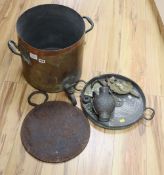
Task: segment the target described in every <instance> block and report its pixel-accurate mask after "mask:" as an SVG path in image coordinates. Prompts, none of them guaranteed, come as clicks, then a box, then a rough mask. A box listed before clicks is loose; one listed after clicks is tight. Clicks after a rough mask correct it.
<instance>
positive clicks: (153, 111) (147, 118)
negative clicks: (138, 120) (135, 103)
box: [143, 107, 155, 120]
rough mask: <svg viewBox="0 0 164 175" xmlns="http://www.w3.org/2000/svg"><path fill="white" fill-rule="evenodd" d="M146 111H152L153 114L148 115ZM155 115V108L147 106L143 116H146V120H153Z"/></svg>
mask: <svg viewBox="0 0 164 175" xmlns="http://www.w3.org/2000/svg"><path fill="white" fill-rule="evenodd" d="M146 111H151V114H149V115H146V114H145V113H146ZM146 116H149V117H146ZM154 116H155V110H154V109H153V108H150V107H148V108H145V112H144V116H143V118H144V119H145V120H152V119H153V118H154Z"/></svg>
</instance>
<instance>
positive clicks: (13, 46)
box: [8, 40, 21, 56]
mask: <svg viewBox="0 0 164 175" xmlns="http://www.w3.org/2000/svg"><path fill="white" fill-rule="evenodd" d="M8 47H9V49H10V50H11V52H12V53H14V54H15V55H18V56H21V54H20V52H18V51H19V49H18V45H17V44H16V43H15V42H14V41H12V40H9V41H8Z"/></svg>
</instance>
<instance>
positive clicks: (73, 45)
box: [8, 4, 94, 92]
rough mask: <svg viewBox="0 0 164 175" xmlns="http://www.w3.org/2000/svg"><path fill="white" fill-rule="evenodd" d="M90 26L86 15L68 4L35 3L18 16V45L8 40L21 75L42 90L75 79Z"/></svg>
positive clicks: (53, 89) (60, 86) (55, 88)
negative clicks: (17, 61)
mask: <svg viewBox="0 0 164 175" xmlns="http://www.w3.org/2000/svg"><path fill="white" fill-rule="evenodd" d="M84 19H85V20H87V21H88V22H89V24H90V25H91V27H90V28H89V29H85V23H84ZM93 26H94V24H93V22H92V20H91V19H90V18H89V17H86V16H85V17H81V16H80V15H79V14H78V13H77V12H76V11H74V10H73V9H71V8H69V7H66V6H63V5H57V4H45V5H39V6H36V7H33V8H31V9H29V10H27V11H25V12H24V13H23V14H22V15H21V16H20V17H19V19H18V21H17V33H18V45H17V44H16V43H14V42H13V41H9V42H8V46H9V48H10V50H11V51H12V52H13V53H15V54H17V55H21V58H22V64H23V75H24V77H25V79H26V80H27V82H28V83H29V84H31V85H32V86H33V87H35V88H36V89H39V90H42V91H46V92H59V91H62V90H63V84H65V83H69V84H72V83H75V82H76V81H77V80H79V78H80V76H81V71H82V57H83V47H84V44H85V33H87V32H89V31H90V30H92V29H93ZM17 49H18V50H19V52H20V53H19V52H18V50H17Z"/></svg>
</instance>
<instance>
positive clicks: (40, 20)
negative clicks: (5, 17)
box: [17, 4, 85, 50]
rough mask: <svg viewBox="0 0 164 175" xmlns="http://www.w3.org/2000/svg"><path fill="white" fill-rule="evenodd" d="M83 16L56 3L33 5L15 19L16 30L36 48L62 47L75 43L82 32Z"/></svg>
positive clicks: (51, 48)
mask: <svg viewBox="0 0 164 175" xmlns="http://www.w3.org/2000/svg"><path fill="white" fill-rule="evenodd" d="M84 30H85V24H84V21H83V18H82V17H81V16H80V15H79V14H78V13H77V12H76V11H74V10H73V9H70V8H68V7H65V6H61V5H56V4H47V5H40V6H36V7H33V8H31V9H29V10H27V11H26V12H24V13H23V14H22V15H21V16H20V18H19V19H18V21H17V32H18V35H19V37H21V38H22V39H23V40H24V41H25V42H27V43H28V44H29V45H31V46H32V47H34V48H37V49H43V50H56V49H63V48H66V47H69V46H71V45H72V44H74V43H76V42H77V41H78V40H79V39H80V38H81V37H82V35H83V34H84Z"/></svg>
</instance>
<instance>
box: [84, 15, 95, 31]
mask: <svg viewBox="0 0 164 175" xmlns="http://www.w3.org/2000/svg"><path fill="white" fill-rule="evenodd" d="M83 19H86V20H87V21H88V22H89V24H90V25H91V27H90V28H89V29H88V30H86V31H85V33H88V32H90V31H91V30H92V29H93V27H94V23H93V21H92V19H91V18H89V17H88V16H83Z"/></svg>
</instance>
